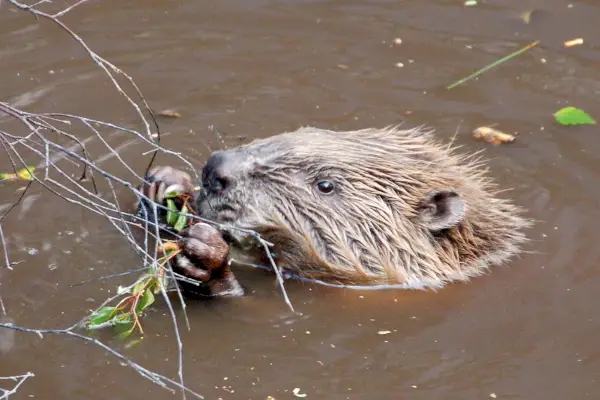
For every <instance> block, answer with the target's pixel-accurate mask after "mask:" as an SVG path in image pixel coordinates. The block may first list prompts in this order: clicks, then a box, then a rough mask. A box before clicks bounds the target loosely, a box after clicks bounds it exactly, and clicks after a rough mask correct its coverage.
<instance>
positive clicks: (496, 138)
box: [473, 126, 515, 146]
mask: <svg viewBox="0 0 600 400" xmlns="http://www.w3.org/2000/svg"><path fill="white" fill-rule="evenodd" d="M473 137H474V138H475V139H478V140H483V141H485V142H487V143H491V144H493V145H494V146H498V145H499V144H505V143H512V142H514V141H515V137H514V136H513V135H511V134H508V133H504V132H502V131H499V130H497V129H493V128H490V127H487V126H482V127H480V128H477V129H475V130H474V131H473Z"/></svg>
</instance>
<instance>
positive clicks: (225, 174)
mask: <svg viewBox="0 0 600 400" xmlns="http://www.w3.org/2000/svg"><path fill="white" fill-rule="evenodd" d="M233 158H234V157H233V155H232V153H231V152H227V151H217V152H214V153H213V154H212V155H211V156H210V157H209V159H208V161H206V164H205V165H204V168H203V169H202V187H203V188H204V190H206V191H207V192H209V193H212V194H225V192H226V191H228V190H229V189H230V188H231V186H232V185H233V182H234V179H233V177H234V169H235V164H236V163H235V160H234V159H233Z"/></svg>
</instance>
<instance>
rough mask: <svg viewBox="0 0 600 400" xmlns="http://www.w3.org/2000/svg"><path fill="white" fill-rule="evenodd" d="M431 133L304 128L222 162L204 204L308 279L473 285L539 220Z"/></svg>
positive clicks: (212, 172)
mask: <svg viewBox="0 0 600 400" xmlns="http://www.w3.org/2000/svg"><path fill="white" fill-rule="evenodd" d="M430 136H431V134H430V133H426V132H422V131H419V130H417V129H414V130H400V129H397V128H386V129H365V130H359V131H352V132H334V131H329V130H323V129H317V128H301V129H299V130H297V131H295V132H288V133H283V134H280V135H277V136H273V137H269V138H266V139H260V140H255V141H253V142H251V143H249V144H247V145H243V146H240V147H237V148H233V149H229V150H226V151H220V152H216V153H213V154H212V156H211V157H210V158H209V159H208V161H207V163H206V165H205V166H204V168H203V171H202V191H201V192H202V193H201V195H200V199H199V204H198V206H199V209H200V212H201V214H202V215H203V216H204V217H205V218H207V219H211V220H213V221H217V222H221V223H225V224H229V225H230V226H233V227H237V228H244V229H250V230H254V231H256V232H258V233H259V234H260V235H261V236H262V237H263V238H264V239H265V240H267V241H269V242H271V243H273V244H274V248H273V249H272V250H273V251H274V254H275V259H276V262H277V263H278V265H279V266H280V267H282V268H284V269H285V270H287V271H290V272H292V273H296V274H298V275H303V276H305V277H312V278H318V279H324V278H326V279H328V280H336V281H338V282H344V283H400V284H404V285H405V286H406V287H413V288H416V287H433V288H436V287H441V286H443V285H444V284H445V283H447V282H450V281H457V280H458V281H460V280H468V279H469V278H471V277H473V276H475V275H479V274H481V273H483V272H484V271H485V270H486V269H487V268H488V267H489V266H490V265H493V264H499V263H501V262H503V261H505V260H507V259H508V258H509V257H510V256H512V255H514V254H516V253H517V252H518V250H519V246H520V245H521V244H522V243H523V242H524V241H525V240H526V239H525V235H524V234H523V233H522V228H525V227H526V226H528V225H529V222H528V221H527V220H525V219H524V218H522V217H521V216H520V213H521V209H520V208H518V207H517V206H515V205H513V204H511V203H510V202H509V201H507V200H505V199H501V198H500V197H498V196H497V195H498V193H499V190H497V189H496V188H495V186H494V184H493V183H492V182H490V180H489V179H488V178H486V177H485V172H486V171H485V169H484V168H483V167H482V166H481V165H480V164H479V163H478V162H477V161H476V160H474V159H473V158H472V157H465V156H460V155H456V154H454V152H453V149H451V148H450V147H449V146H444V145H442V144H440V143H438V142H436V141H435V140H434V139H433V138H431V137H430ZM228 233H229V236H230V237H231V238H232V240H233V242H234V243H238V244H244V243H246V244H247V243H251V241H248V239H249V238H251V236H250V235H248V234H247V233H245V232H243V231H240V230H236V229H230V230H228ZM257 249H258V246H257ZM261 253H263V254H264V252H262V251H261Z"/></svg>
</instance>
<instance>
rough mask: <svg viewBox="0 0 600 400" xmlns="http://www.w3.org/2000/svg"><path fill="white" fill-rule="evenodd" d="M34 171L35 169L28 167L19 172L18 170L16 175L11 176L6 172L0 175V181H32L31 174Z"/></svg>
mask: <svg viewBox="0 0 600 400" xmlns="http://www.w3.org/2000/svg"><path fill="white" fill-rule="evenodd" d="M28 169H29V170H28ZM34 169H35V167H32V166H28V167H27V168H21V169H20V170H18V171H17V173H16V174H11V173H8V172H7V173H0V180H4V181H16V180H19V179H21V180H23V181H30V180H32V179H33V177H32V175H31V173H32V172H33V170H34Z"/></svg>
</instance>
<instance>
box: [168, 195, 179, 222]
mask: <svg viewBox="0 0 600 400" xmlns="http://www.w3.org/2000/svg"><path fill="white" fill-rule="evenodd" d="M167 208H168V209H169V211H167V224H169V225H171V226H173V225H175V223H176V222H177V214H176V212H177V206H176V205H175V202H174V201H173V199H167Z"/></svg>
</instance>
